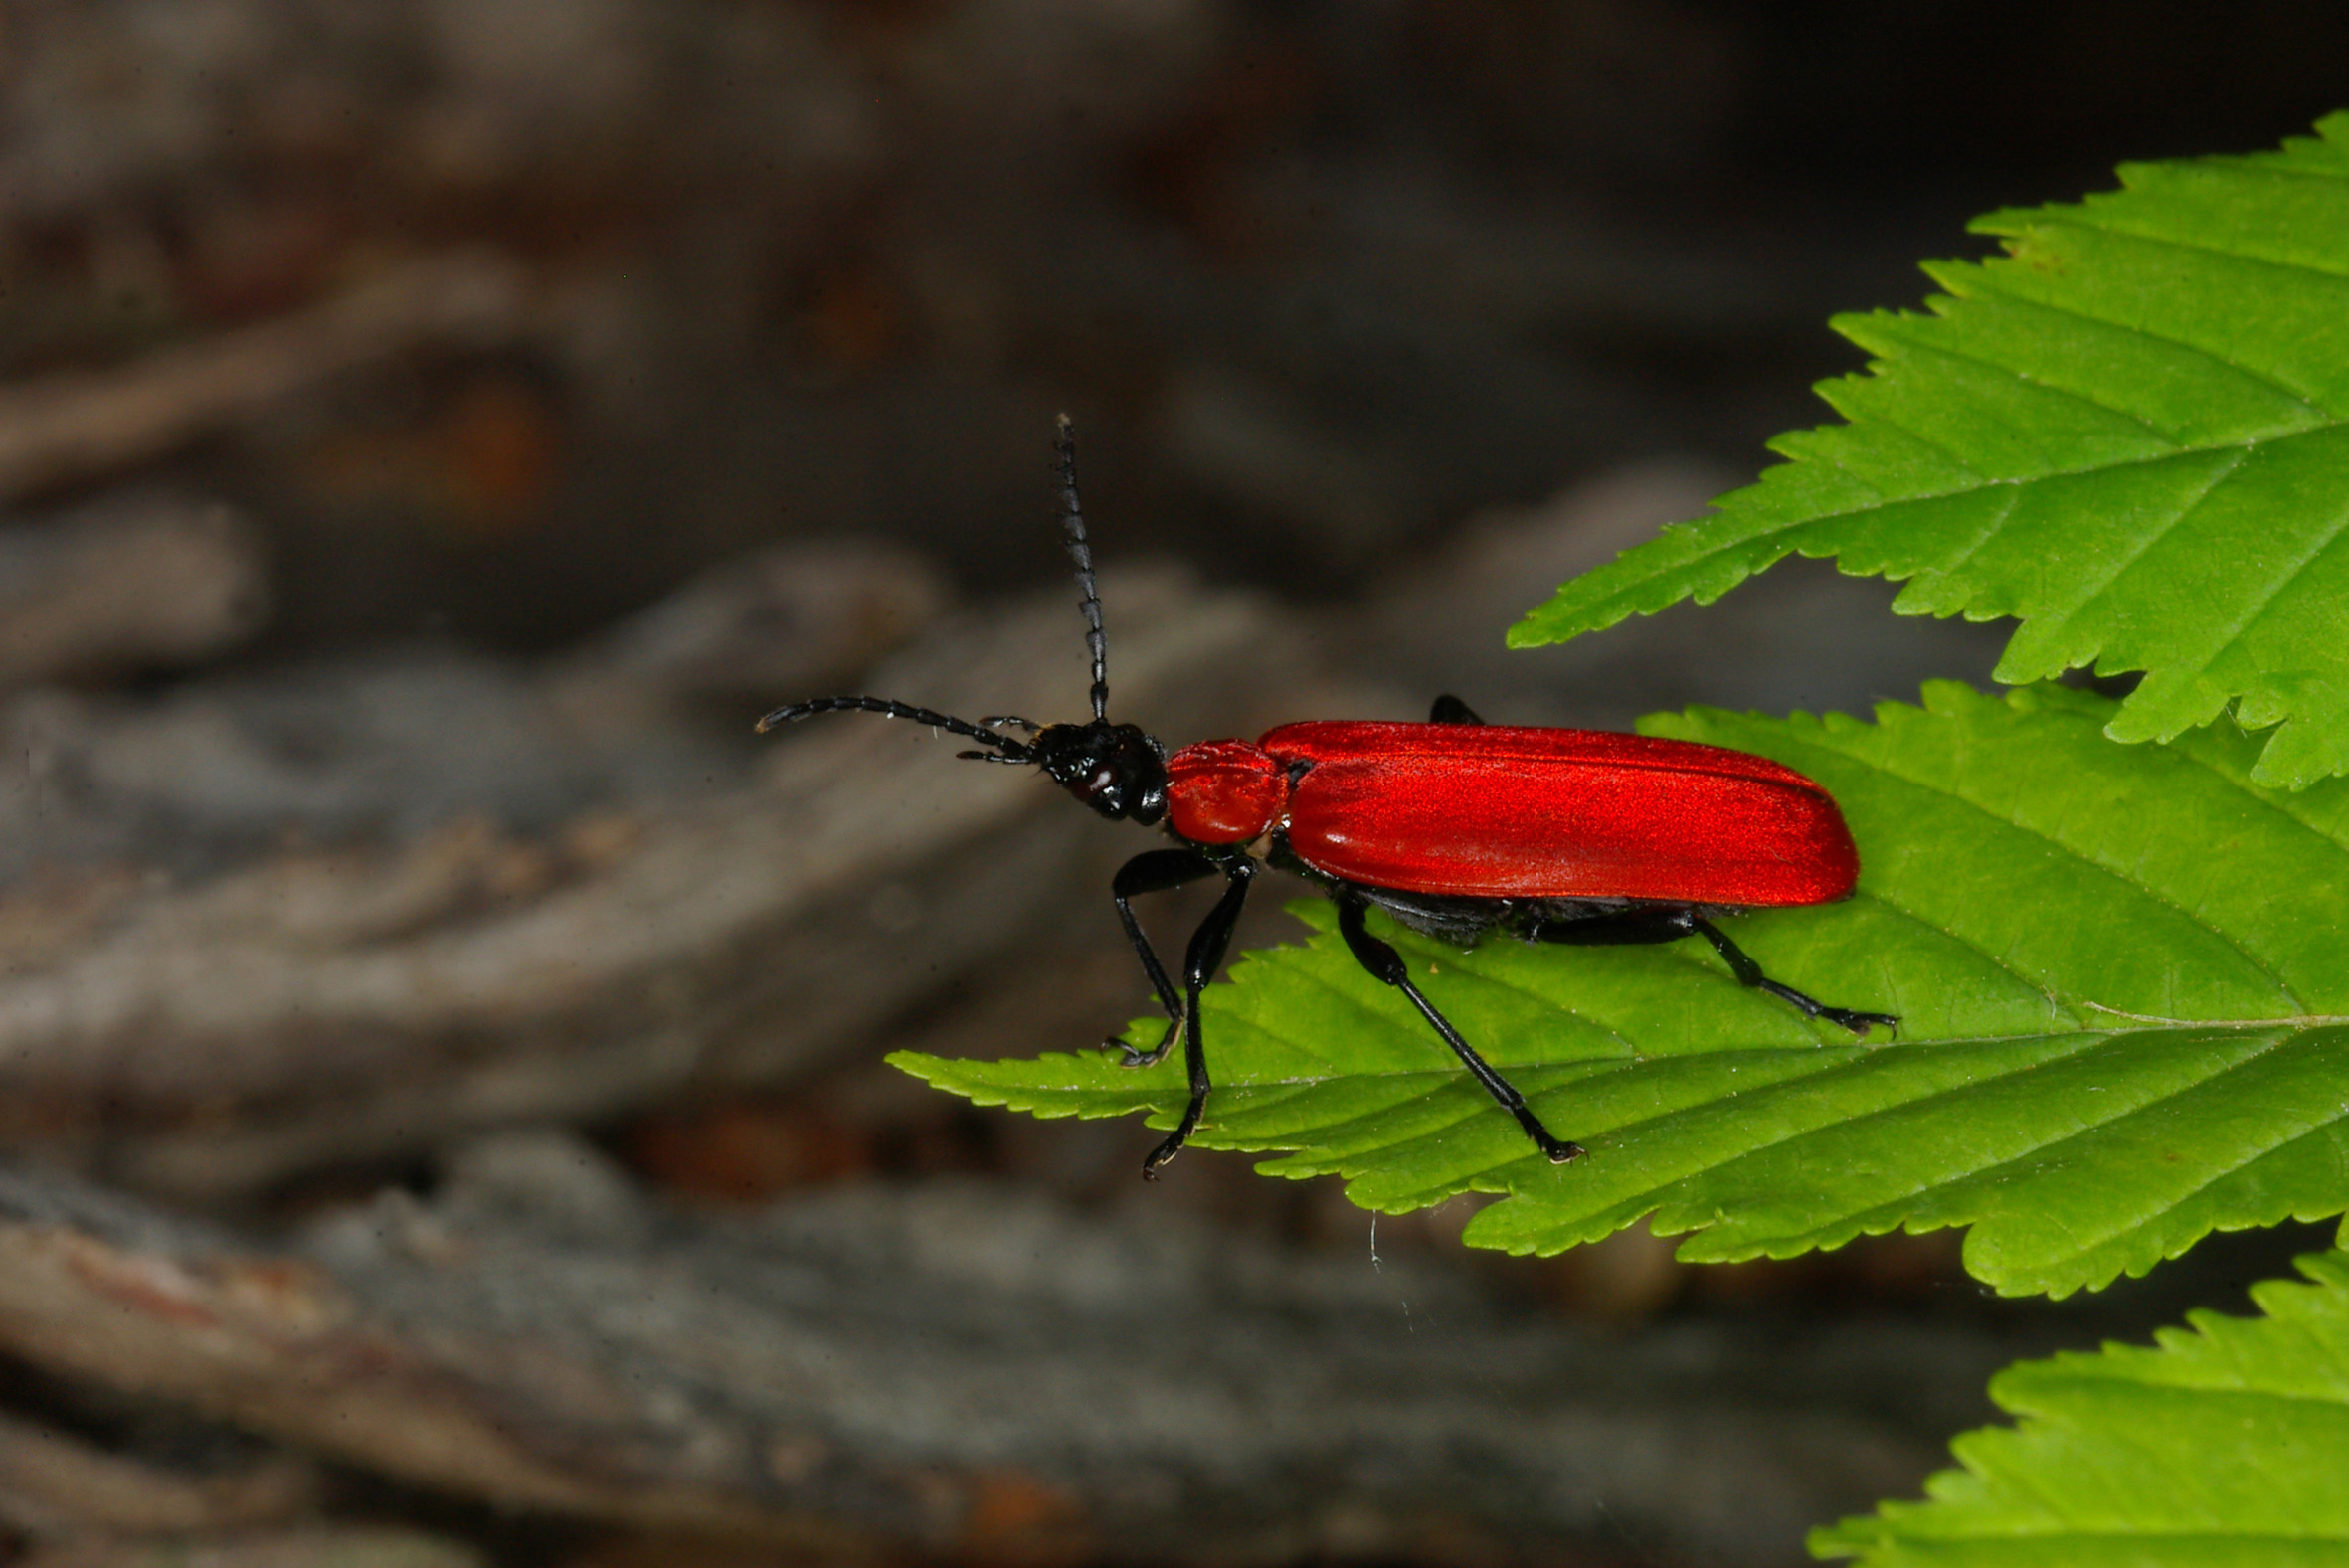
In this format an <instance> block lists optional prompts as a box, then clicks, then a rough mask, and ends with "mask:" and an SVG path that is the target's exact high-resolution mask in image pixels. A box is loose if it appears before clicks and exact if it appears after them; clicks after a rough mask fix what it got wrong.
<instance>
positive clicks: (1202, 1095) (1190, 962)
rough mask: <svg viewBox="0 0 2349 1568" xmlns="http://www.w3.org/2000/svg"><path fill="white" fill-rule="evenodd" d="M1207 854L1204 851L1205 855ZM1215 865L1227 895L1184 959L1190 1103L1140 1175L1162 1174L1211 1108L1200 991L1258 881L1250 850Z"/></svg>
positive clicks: (1184, 1052)
mask: <svg viewBox="0 0 2349 1568" xmlns="http://www.w3.org/2000/svg"><path fill="white" fill-rule="evenodd" d="M1201 858H1202V859H1203V858H1204V857H1203V856H1202V857H1201ZM1217 869H1219V870H1221V871H1222V873H1223V874H1224V876H1226V877H1228V878H1229V879H1230V882H1229V885H1227V886H1226V887H1225V888H1224V890H1223V897H1222V898H1220V899H1217V900H1216V901H1215V907H1214V908H1213V909H1211V910H1209V911H1207V918H1206V919H1205V920H1202V921H1200V922H1199V929H1198V930H1197V931H1194V932H1192V933H1191V937H1190V952H1189V953H1187V954H1185V955H1184V956H1183V959H1182V1017H1181V1022H1182V1026H1183V1029H1182V1060H1183V1063H1184V1065H1185V1066H1187V1067H1188V1068H1189V1069H1190V1104H1188V1105H1187V1106H1185V1107H1183V1109H1182V1120H1181V1121H1180V1122H1178V1123H1176V1124H1175V1125H1174V1132H1170V1133H1168V1134H1167V1140H1166V1141H1165V1142H1163V1143H1161V1144H1160V1145H1159V1146H1158V1147H1157V1148H1154V1149H1152V1150H1151V1151H1150V1157H1149V1158H1148V1159H1146V1160H1144V1161H1143V1162H1142V1179H1143V1180H1145V1181H1156V1180H1158V1179H1159V1167H1160V1166H1161V1165H1164V1164H1165V1163H1166V1162H1167V1161H1168V1160H1170V1159H1173V1158H1174V1156H1175V1155H1176V1154H1177V1153H1179V1152H1180V1151H1181V1149H1182V1145H1183V1144H1185V1143H1187V1142H1189V1141H1190V1134H1191V1132H1192V1131H1193V1130H1195V1129H1196V1128H1197V1127H1198V1125H1199V1113H1200V1112H1202V1111H1204V1110H1206V1109H1207V1090H1208V1088H1209V1087H1210V1086H1209V1084H1208V1082H1207V1044H1206V1040H1205V1038H1204V1037H1203V1036H1202V1034H1201V1033H1200V1030H1199V992H1201V991H1203V990H1205V989H1206V988H1207V982H1208V981H1209V980H1211V979H1213V978H1214V977H1215V971H1216V970H1217V969H1218V968H1221V967H1222V966H1223V955H1224V951H1225V950H1226V949H1228V948H1229V947H1230V946H1231V933H1232V928H1233V927H1235V926H1237V925H1238V924H1239V923H1240V908H1241V906H1242V905H1244V904H1246V903H1247V902H1248V884H1249V883H1251V882H1253V881H1255V880H1256V862H1255V861H1253V860H1250V859H1249V858H1248V857H1247V856H1246V855H1235V856H1233V857H1232V858H1231V859H1230V860H1227V861H1225V862H1224V863H1223V864H1222V865H1221V866H1220V867H1218V868H1217Z"/></svg>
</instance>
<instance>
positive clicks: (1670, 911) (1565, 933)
mask: <svg viewBox="0 0 2349 1568" xmlns="http://www.w3.org/2000/svg"><path fill="white" fill-rule="evenodd" d="M1516 930H1517V932H1518V935H1520V936H1522V937H1524V938H1525V939H1526V940H1527V941H1528V942H1554V943H1559V944H1562V945H1565V946H1569V947H1577V948H1600V947H1627V946H1634V945H1638V944H1644V943H1652V942H1678V941H1679V940H1680V939H1681V938H1683V937H1703V938H1704V939H1705V940H1706V941H1707V942H1710V943H1712V944H1713V951H1714V952H1716V953H1717V954H1719V955H1720V956H1721V958H1722V960H1723V961H1724V962H1726V963H1727V964H1728V966H1729V972H1730V973H1731V974H1734V975H1735V976H1736V977H1737V983H1738V984H1740V985H1750V986H1752V987H1753V988H1754V989H1755V990H1760V991H1768V992H1769V993H1770V994H1771V995H1772V996H1775V997H1777V998H1778V999H1779V1000H1780V1001H1782V1002H1785V1003H1786V1004H1787V1005H1788V1006H1790V1007H1792V1008H1794V1010H1795V1011H1797V1012H1799V1013H1801V1014H1802V1015H1803V1016H1804V1017H1806V1018H1824V1019H1826V1020H1827V1021H1828V1022H1829V1023H1833V1024H1840V1025H1842V1026H1843V1027H1844V1028H1846V1029H1849V1030H1851V1031H1852V1033H1854V1034H1866V1033H1867V1032H1868V1031H1869V1030H1870V1029H1871V1028H1873V1027H1875V1026H1876V1025H1878V1024H1880V1023H1881V1024H1883V1025H1885V1026H1886V1027H1888V1028H1890V1027H1892V1026H1893V1025H1895V1024H1897V1023H1898V1022H1899V1021H1900V1020H1899V1018H1898V1017H1897V1015H1896V1014H1893V1013H1889V1012H1856V1011H1854V1010H1853V1009H1851V1008H1849V1007H1830V1006H1828V1005H1827V1004H1826V1003H1825V1002H1823V1001H1820V1000H1819V999H1818V998H1817V997H1815V996H1808V995H1805V994H1804V993H1803V992H1801V991H1798V990H1796V989H1795V988H1794V987H1793V986H1791V985H1788V984H1786V983H1785V982H1783V981H1780V980H1773V979H1771V978H1770V977H1769V976H1768V975H1767V974H1764V973H1763V972H1762V966H1761V965H1760V964H1758V963H1756V962H1754V961H1753V958H1752V957H1751V955H1749V954H1747V953H1746V951H1745V950H1744V949H1743V948H1740V947H1738V946H1737V945H1736V944H1735V943H1733V942H1731V941H1730V940H1729V937H1728V933H1726V932H1724V931H1722V930H1721V929H1720V928H1719V927H1718V926H1716V925H1715V924H1714V923H1713V922H1712V921H1709V920H1707V919H1706V918H1705V917H1704V916H1702V915H1700V914H1698V913H1697V912H1696V910H1694V909H1692V908H1690V907H1689V906H1688V905H1686V904H1664V905H1646V906H1635V907H1634V908H1631V909H1619V910H1609V911H1605V912H1602V913H1598V914H1591V915H1584V916H1581V917H1579V918H1577V919H1572V920H1543V919H1540V918H1539V917H1537V916H1536V917H1534V918H1531V919H1526V920H1522V921H1521V922H1520V923H1518V925H1517V926H1516Z"/></svg>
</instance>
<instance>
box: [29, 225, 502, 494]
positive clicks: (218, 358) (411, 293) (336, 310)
mask: <svg viewBox="0 0 2349 1568" xmlns="http://www.w3.org/2000/svg"><path fill="white" fill-rule="evenodd" d="M526 303H527V298H526V292H525V289H524V286H523V279H522V276H521V274H520V272H519V271H518V270H517V269H516V268H515V266H514V265H513V263H511V262H510V261H506V260H504V259H503V258H501V257H499V256H497V255H495V254H494V253H491V252H487V251H459V252H453V253H451V254H448V255H445V256H439V257H433V258H429V259H427V260H424V261H413V262H409V263H406V264H404V265H400V266H396V267H391V268H388V269H386V270H385V271H383V272H382V273H380V274H379V275H377V276H375V277H373V278H370V279H369V280H367V281H366V282H364V283H361V284H360V285H358V286H357V287H354V288H352V289H351V290H349V291H348V292H347V293H343V294H340V295H337V296H336V297H334V298H332V299H328V300H326V301H324V302H323V303H320V304H317V305H313V306H311V307H310V308H308V309H306V310H301V311H296V312H293V313H292V314H289V315H284V316H280V317H277V318H275V319H273V320H270V321H265V322H262V323H260V324H259V325H256V326H249V327H239V328H235V329H233V330H230V331H225V332H221V333H219V334H217V335H215V336H212V337H208V338H204V339H201V340H199V341H196V342H193V343H189V344H186V345H184V346H182V347H178V348H171V349H165V350H162V351H160V352H158V353H154V354H150V355H148V356H146V357H145V358H143V359H140V360H137V361H135V362H133V363H131V364H129V365H125V366H122V367H121V368H119V369H113V370H81V371H67V372H61V373H59V374H57V375H55V376H52V377H48V378H46V379H43V380H40V381H33V382H24V383H20V384H18V385H16V386H12V387H8V388H5V389H0V496H6V495H21V494H24V493H25V492H27V491H30V490H35V489H39V488H41V487H43V486H46V485H53V484H58V483H61V482H64V481H67V480H72V479H81V478H87V477H90V476H91V475H95V474H104V473H109V472H112V471H114V470H116V469H119V468H122V467H125V466H129V465H132V464H136V463H140V462H144V461H147V460H149V459H151V458H154V457H158V456H161V455H162V454H163V453H165V452H168V451H170V450H171V449H172V448H173V447H175V446H178V445H180V444H181V443H183V442H185V441H188V440H191V439H193V438H194V437H196V436H202V435H205V434H207V433H209V432H211V431H213V430H217V429H219V428H220V427H221V426H223V425H226V424H228V423H230V422H232V421H235V420H240V419H247V418H251V417H252V416H254V415H256V414H259V413H261V412H263V411H265V410H267V409H269V408H271V407H272V406H273V405H276V404H278V403H280V402H282V401H283V400H284V399H286V398H289V397H291V396H293V395H294V394H296V393H300V392H305V391H310V390H313V389H315V388H316V387H317V386H318V385H319V384H320V383H322V382H324V381H326V380H327V379H329V378H331V377H334V376H339V375H345V374H348V373H349V372H351V371H353V370H357V369H361V368H363V367H368V366H372V365H377V364H380V363H381V362H383V361H385V360H387V359H389V358H391V357H393V356H394V355H397V354H401V353H405V352H409V351H411V350H414V349H416V348H418V347H420V346H424V345H428V344H431V345H441V346H447V347H453V348H470V349H481V348H486V347H491V346H494V345H496V344H498V343H502V342H504V341H507V340H508V339H510V338H511V337H512V336H513V335H514V334H515V333H516V332H518V331H519V330H521V328H522V325H523V313H524V309H525V305H526Z"/></svg>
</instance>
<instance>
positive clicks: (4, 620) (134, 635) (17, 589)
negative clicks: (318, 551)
mask: <svg viewBox="0 0 2349 1568" xmlns="http://www.w3.org/2000/svg"><path fill="white" fill-rule="evenodd" d="M267 610H268V584H267V582H266V581H265V578H264V574H263V568H262V563H261V551H260V546H259V543H258V541H257V540H256V539H255V538H254V537H253V532H252V530H251V529H250V528H249V527H247V526H246V525H245V523H244V522H243V521H242V520H241V519H240V518H238V517H237V516H236V515H235V514H233V513H232V512H231V511H230V510H229V509H228V508H227V507H225V506H220V505H204V504H200V503H194V502H190V501H187V500H184V499H182V498H180V497H177V496H171V495H161V494H154V493H147V492H134V493H131V494H126V495H114V496H109V497H107V498H105V499H104V500H101V501H98V502H96V503H94V504H91V505H89V506H85V507H82V508H80V509H78V510H76V511H75V512H73V513H72V514H71V515H69V516H66V517H62V518H58V519H55V520H53V521H50V522H48V523H47V524H45V525H43V526H40V527H33V528H16V529H9V530H6V531H4V532H0V692H4V691H13V690H15V689H16V688H18V687H20V686H26V685H30V684H32V683H34V682H36V681H43V680H53V679H56V678H58V677H60V676H75V677H85V678H87V677H90V676H93V675H110V674H117V673H120V672H122V671H125V670H137V669H140V668H142V667H145V666H149V665H168V664H182V663H192V662H194V661H196V660H198V659H201V658H203V657H204V656H206V655H208V654H212V653H217V652H219V651H220V650H221V649H223V648H226V647H228V646H230V645H232V644H234V643H236V642H238V641H240V640H242V639H243V638H244V637H246V636H247V635H249V634H251V633H252V632H253V631H254V630H256V629H257V628H258V627H259V626H260V624H261V622H262V619H263V617H264V615H265V614H266V613H267Z"/></svg>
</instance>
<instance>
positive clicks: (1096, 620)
mask: <svg viewBox="0 0 2349 1568" xmlns="http://www.w3.org/2000/svg"><path fill="white" fill-rule="evenodd" d="M1054 445H1055V446H1056V447H1057V448H1058V449H1059V452H1060V526H1061V530H1062V531H1063V532H1064V533H1065V534H1066V535H1067V536H1068V558H1069V559H1070V560H1071V561H1074V562H1075V563H1076V564H1077V592H1078V593H1079V594H1081V595H1082V596H1083V598H1081V599H1079V600H1078V601H1077V612H1078V613H1079V614H1081V615H1083V616H1084V617H1085V646H1086V648H1088V649H1089V650H1090V651H1091V652H1092V654H1093V717H1094V718H1095V719H1107V718H1108V717H1109V634H1108V633H1107V632H1105V631H1103V630H1102V629H1101V591H1100V590H1099V589H1098V588H1096V587H1095V586H1094V584H1093V547H1092V546H1091V545H1088V544H1087V543H1086V542H1085V514H1084V511H1083V509H1082V508H1081V507H1079V506H1078V504H1077V431H1076V427H1075V426H1074V425H1072V424H1070V423H1069V418H1068V416H1067V415H1065V414H1063V415H1061V416H1060V438H1059V439H1058V440H1057V441H1056V442H1054Z"/></svg>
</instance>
